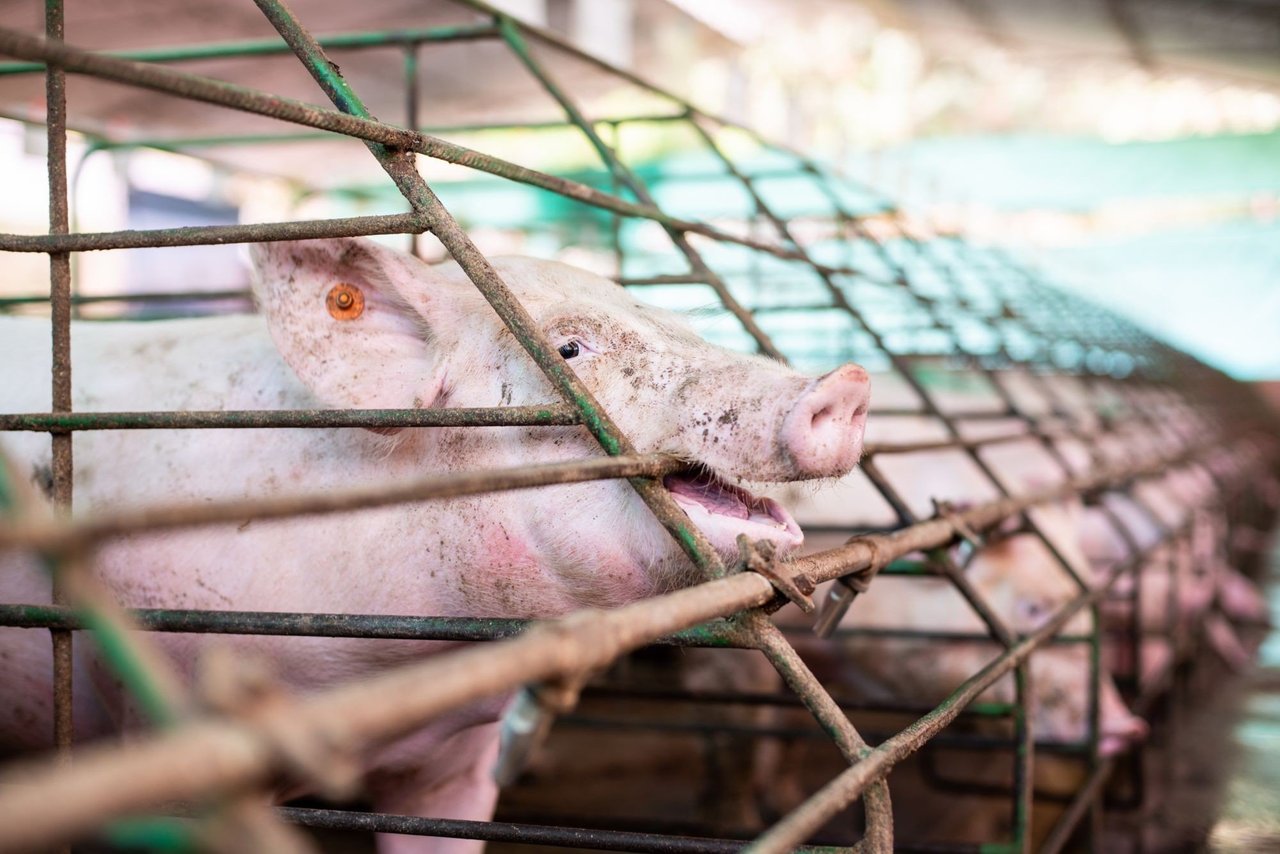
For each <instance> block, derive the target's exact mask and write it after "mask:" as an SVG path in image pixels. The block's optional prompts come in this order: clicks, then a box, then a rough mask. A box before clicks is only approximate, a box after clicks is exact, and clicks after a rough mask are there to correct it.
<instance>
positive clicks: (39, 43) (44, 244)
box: [0, 28, 858, 274]
mask: <svg viewBox="0 0 1280 854" xmlns="http://www.w3.org/2000/svg"><path fill="white" fill-rule="evenodd" d="M0 53H8V54H11V55H14V56H21V57H33V58H39V59H42V60H44V61H47V62H51V63H55V64H57V65H58V66H60V67H63V68H65V69H66V70H67V71H68V72H74V73H77V74H89V75H93V76H95V77H101V78H104V79H107V80H114V81H116V82H120V83H127V84H130V85H136V86H141V87H143V88H148V89H152V90H155V91H159V92H166V93H169V94H174V95H179V96H181V97H185V98H189V99H192V100H197V101H203V102H205V103H210V104H217V105H219V106H224V107H230V108H232V109H238V110H243V111H245V112H250V113H255V114H257V115H263V116H268V117H271V118H276V119H280V120H282V121H288V122H293V123H294V124H301V125H306V126H309V127H315V128H320V129H322V130H328V131H332V132H335V133H340V134H344V135H346V136H351V137H355V138H358V139H362V140H365V142H366V143H380V144H382V145H385V146H387V147H389V148H391V149H393V150H397V151H416V152H418V153H419V154H424V155H426V156H428V157H433V158H436V159H438V160H443V161H445V162H447V163H454V164H457V165H460V166H465V167H467V168H470V169H477V170H480V171H482V172H487V173H489V174H491V175H497V176H498V177H501V178H505V179H507V180H510V181H515V182H517V183H522V184H528V185H529V186H533V187H538V188H539V189H543V190H547V191H549V192H553V193H556V194H557V195H560V196H563V197H565V198H568V199H573V200H575V201H578V202H582V203H584V204H588V205H591V206H593V207H597V208H601V209H603V210H607V211H612V212H615V213H618V214H621V215H623V216H629V217H638V218H642V219H648V220H652V221H654V222H657V223H659V224H660V225H663V226H664V227H670V228H672V229H675V230H676V231H679V232H682V233H689V234H700V235H702V236H704V237H709V238H711V239H713V240H718V241H721V242H725V243H733V244H737V245H740V246H745V247H748V248H751V249H755V250H757V251H760V252H766V253H768V254H770V255H773V256H775V257H778V258H782V259H786V260H793V261H803V260H804V258H803V257H802V256H801V255H800V254H799V253H797V252H794V251H789V250H787V249H785V248H782V247H778V246H773V245H771V244H768V243H762V242H760V241H756V240H751V239H749V238H744V237H739V236H737V235H734V234H730V233H728V232H725V231H722V230H720V229H717V228H713V227H711V226H707V225H705V224H702V223H698V222H694V221H691V220H684V219H679V218H676V217H672V216H669V215H667V214H665V213H663V212H662V211H659V210H657V209H655V208H653V207H650V206H645V205H640V204H635V203H632V202H628V201H625V200H623V199H619V198H617V197H616V196H611V195H609V194H608V193H604V192H601V191H600V190H597V189H595V188H594V187H590V186H587V185H586V184H583V183H581V182H578V181H570V180H567V179H564V178H558V177H556V176H553V175H547V174H545V173H542V172H538V171H537V170H535V169H529V168H527V167H523V166H520V165H518V164H515V163H511V162H509V161H505V160H502V159H501V158H496V157H492V156H489V155H486V154H483V153H481V152H478V151H475V150H473V149H470V148H467V147H466V146H462V145H457V144H455V143H451V142H447V141H446V140H443V139H439V138H437V137H431V136H425V135H423V134H419V133H415V132H413V131H408V130H404V129H400V128H395V127H393V126H391V125H387V124H384V123H382V122H376V121H372V120H369V119H365V118H361V117H359V116H354V115H348V114H345V113H341V112H337V111H334V110H326V109H322V108H318V107H314V106H312V105H310V104H306V103H304V102H302V101H294V100H291V99H288V98H280V97H277V96H273V95H267V94H265V93H262V92H259V91H256V90H253V89H248V88H245V87H242V86H235V85H233V84H229V83H224V82H221V81H217V80H211V79H208V78H202V77H198V76H196V75H191V74H183V73H182V72H178V71H174V70H172V69H168V68H165V67H162V66H153V65H146V64H143V63H130V62H127V61H124V60H117V59H113V58H111V57H106V56H102V55H99V54H94V53H90V52H88V51H82V50H77V49H75V48H70V47H67V46H66V45H63V44H61V43H54V42H50V41H47V40H44V39H40V38H38V37H35V36H29V35H27V34H25V33H20V32H17V31H14V30H6V29H3V28H0ZM433 195H434V194H433ZM215 228H216V227H215ZM232 228H234V227H232ZM122 234H130V233H129V232H124V233H122ZM139 234H141V233H139ZM198 234H199V231H194V232H193V235H198ZM57 237H58V236H55V235H41V236H24V237H21V238H20V239H18V236H15V235H9V236H8V238H7V241H8V242H14V241H16V243H17V244H18V245H23V246H31V247H35V248H29V249H28V248H23V249H16V250H14V251H35V252H43V251H50V249H54V250H55V251H61V247H62V246H63V245H64V244H61V243H59V242H57V239H55V238H57ZM192 239H194V237H193V238H192ZM250 239H252V238H250ZM120 240H121V242H120V244H119V246H120V248H127V247H130V246H140V245H149V244H146V243H145V238H120ZM0 248H7V247H0ZM832 272H849V273H850V274H857V272H858V271H856V270H854V271H839V270H834V269H833V270H832Z"/></svg>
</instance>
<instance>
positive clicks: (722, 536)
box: [256, 241, 868, 611]
mask: <svg viewBox="0 0 1280 854" xmlns="http://www.w3.org/2000/svg"><path fill="white" fill-rule="evenodd" d="M317 244H318V245H317ZM285 247H286V248H275V249H273V248H271V247H266V248H262V247H260V248H259V250H258V251H257V255H256V261H257V264H258V268H259V277H260V280H261V281H262V286H261V287H260V289H259V293H260V300H261V301H262V302H263V305H264V309H265V313H266V314H267V315H268V322H269V326H271V328H272V334H273V337H274V338H275V339H276V342H277V346H278V347H279V349H280V350H281V352H282V354H283V355H284V356H285V358H286V361H288V362H289V363H290V365H291V367H293V368H294V370H295V372H296V373H297V374H298V376H299V378H300V379H302V380H303V382H304V383H306V384H307V385H309V386H310V387H311V388H312V389H313V390H314V391H315V392H316V394H317V395H319V396H320V397H321V398H322V399H324V400H325V401H326V402H328V403H331V404H336V405H342V406H357V407H414V408H422V407H446V408H458V407H494V406H530V405H538V404H548V403H553V402H557V401H558V399H559V396H558V395H557V393H556V392H555V389H554V388H553V387H552V385H551V383H550V382H549V381H548V380H547V379H546V377H545V376H544V375H543V374H542V372H541V370H540V369H539V368H538V367H537V366H536V365H535V364H534V362H533V360H532V359H531V358H530V357H529V355H528V354H527V353H526V352H525V351H524V348H523V347H522V345H521V343H520V342H519V341H517V340H516V338H515V336H514V334H513V333H512V332H511V331H510V330H509V329H508V328H507V327H506V326H505V325H504V324H503V323H502V322H501V321H500V320H499V318H498V317H497V315H496V313H495V312H494V311H493V309H492V308H491V307H490V306H489V305H488V304H487V302H486V301H485V300H484V298H483V297H482V295H481V294H480V293H479V291H478V290H477V289H476V288H475V286H474V285H473V284H472V283H471V282H470V281H469V280H468V279H467V277H466V276H465V274H464V273H463V272H462V271H461V270H460V269H459V268H457V267H456V266H455V265H452V264H450V265H442V266H438V267H428V266H426V265H424V264H421V263H420V262H418V261H416V260H415V259H412V258H408V257H407V256H403V255H401V254H400V253H394V252H391V251H390V250H385V249H382V248H381V247H377V246H375V245H374V244H371V243H369V242H367V241H316V242H310V243H299V244H286V245H285ZM287 247H293V249H292V251H291V250H290V249H289V248H287ZM494 266H495V268H496V269H497V271H498V273H499V275H500V276H501V277H502V279H503V281H504V282H505V283H506V284H507V286H508V287H509V288H510V289H511V290H512V291H513V292H514V294H515V295H516V297H517V298H518V299H519V300H520V302H521V304H522V305H523V306H524V307H525V308H526V309H527V310H528V311H529V313H530V314H531V315H532V317H533V319H534V321H535V322H536V323H537V324H538V326H539V327H540V329H541V331H542V332H543V333H544V334H545V335H546V337H547V338H548V339H549V340H550V343H551V345H552V346H553V347H555V348H556V350H557V351H558V354H559V356H560V357H561V358H562V359H564V360H565V363H566V365H567V366H568V367H569V368H570V369H571V370H572V371H573V372H574V373H575V374H576V375H577V376H578V377H579V378H580V379H581V380H582V382H583V383H584V384H585V385H586V387H587V388H588V389H589V390H590V392H591V394H592V395H593V396H594V397H595V398H596V400H597V401H598V402H599V404H600V406H601V407H602V409H603V410H604V412H606V413H608V415H609V416H610V417H611V418H612V419H613V420H614V421H615V422H616V423H617V424H618V426H619V427H620V429H621V430H622V432H623V433H624V434H625V435H626V437H627V438H628V439H629V440H630V441H631V442H632V444H633V445H634V447H635V449H636V451H637V452H639V453H659V454H667V455H671V456H673V457H676V458H677V459H678V460H680V461H681V463H682V466H681V469H680V470H679V471H677V472H675V473H673V474H670V475H668V476H667V477H666V478H665V479H664V482H665V485H666V486H667V487H668V489H669V490H670V491H671V493H672V494H673V497H674V499H675V501H676V503H677V505H678V506H679V507H680V508H681V509H682V510H683V511H684V512H685V513H687V514H688V515H689V517H690V518H691V520H692V521H693V523H694V524H695V525H697V526H698V527H699V528H700V529H701V530H702V531H703V532H704V533H705V534H706V535H707V537H708V539H709V540H710V542H711V543H712V545H713V546H714V547H715V548H716V549H717V551H719V552H720V553H721V555H722V556H723V557H725V558H726V559H732V558H733V557H734V556H735V555H736V552H737V546H736V537H737V536H738V535H739V534H746V535H747V536H749V537H750V538H751V539H753V540H769V541H771V542H773V543H774V544H775V546H776V547H777V548H778V550H779V551H781V552H782V553H786V552H789V551H791V550H793V549H795V548H797V547H798V546H799V545H800V544H801V541H802V535H801V532H800V529H799V527H798V525H797V524H796V523H795V521H794V520H793V519H792V518H791V516H790V514H789V513H788V512H787V511H786V510H785V509H784V508H783V507H782V506H781V505H779V504H777V503H776V502H774V501H772V500H770V499H767V498H762V497H758V496H756V495H753V494H752V493H751V492H749V491H748V490H747V489H745V488H743V487H742V486H740V485H738V484H739V482H740V481H741V480H744V479H748V478H749V479H750V480H752V481H756V482H759V481H789V480H803V479H810V478H820V477H836V476H839V475H841V474H844V473H846V472H847V471H848V470H849V469H850V468H852V467H853V466H854V465H855V464H856V462H857V459H858V456H859V455H860V453H861V446H862V434H863V428H864V424H865V415H866V407H867V402H868V381H867V376H866V373H865V371H863V370H862V369H861V368H860V367H858V366H856V365H845V366H842V367H840V368H837V369H836V370H835V371H832V372H831V373H829V374H827V375H825V376H823V377H819V378H812V377H806V376H803V375H801V374H799V373H797V372H795V371H793V370H791V369H790V368H788V367H786V366H784V365H782V364H780V363H778V362H775V361H772V360H769V359H765V358H763V357H760V356H753V355H744V354H738V353H733V352H731V351H729V350H726V349H723V348H720V347H716V346H713V345H711V344H709V343H708V342H706V341H704V340H703V339H701V338H700V337H698V335H697V334H696V333H694V332H693V330H692V329H691V328H690V327H689V326H688V325H687V324H686V323H685V322H684V321H683V320H682V319H681V318H680V317H678V316H677V315H675V314H673V313H670V312H667V311H663V310H661V309H658V308H655V307H653V306H649V305H646V304H644V303H642V302H640V301H639V300H637V299H636V298H635V297H634V296H633V295H632V294H630V293H629V292H628V291H626V290H624V289H623V288H620V287H618V286H617V285H616V284H614V283H613V282H610V281H608V280H607V279H604V278H601V277H599V276H596V275H594V274H591V273H589V272H586V271H584V270H580V269H577V268H573V267H570V266H567V265H564V264H559V263H555V262H550V261H540V260H535V259H529V258H498V259H494ZM313 280H314V282H313ZM334 280H340V281H342V282H344V283H346V284H349V285H351V286H353V287H356V288H357V289H359V290H360V292H361V296H362V299H363V303H362V305H361V309H362V311H361V314H360V315H358V316H356V317H351V318H348V317H342V316H340V315H339V314H335V313H333V311H332V310H330V311H329V312H322V311H317V306H320V305H322V304H323V303H324V300H323V299H321V297H322V295H323V294H324V293H326V288H329V289H330V290H328V291H327V293H329V294H332V293H333V292H332V290H331V288H332V286H331V285H330V284H329V283H331V282H332V281H334ZM273 283H275V284H274V285H273ZM281 283H284V284H281ZM308 289H310V290H311V291H314V293H311V294H310V295H308V294H306V291H307V290H308ZM299 291H302V292H303V293H302V296H301V297H300V296H299V295H298V292H299ZM330 308H331V309H332V307H330ZM362 352H363V353H365V354H367V355H368V356H371V357H372V360H371V361H372V362H373V366H372V367H371V366H370V364H369V361H370V360H365V359H362V358H361V354H362ZM357 375H358V376H359V377H360V378H361V379H360V380H359V381H358V382H357V381H354V380H353V377H354V376H357ZM384 445H385V448H384V450H383V453H385V454H386V455H388V456H390V455H396V456H399V457H403V456H405V455H409V456H413V457H416V458H417V459H419V460H420V461H421V464H422V466H423V468H425V469H427V470H437V469H447V470H473V469H483V468H494V467H500V466H519V465H528V464H534V463H548V462H562V461H568V460H575V459H582V458H584V457H599V456H601V454H602V452H601V450H600V447H599V444H598V443H597V442H596V441H595V440H594V438H592V436H591V435H590V433H589V432H588V430H587V429H586V428H585V427H528V428H523V427H520V428H516V427H499V428H467V429H436V430H416V431H415V430H405V431H401V433H399V434H396V435H395V436H391V437H387V438H385V441H384ZM469 507H470V509H469V510H468V511H467V515H469V516H471V517H473V519H475V520H477V522H479V520H483V523H482V524H479V523H478V524H476V528H477V529H479V528H481V527H483V528H486V529H492V528H493V527H494V525H495V524H497V525H498V526H499V527H500V529H501V530H500V535H497V534H492V532H491V535H485V536H484V537H482V538H481V539H482V540H483V541H482V542H479V543H478V544H476V546H477V548H476V549H475V550H474V551H478V552H479V557H480V559H482V560H483V559H484V558H485V557H486V555H488V553H489V552H493V554H492V555H488V556H490V557H493V558H495V559H500V562H501V561H507V562H511V561H512V560H516V558H517V557H518V558H519V560H518V561H516V562H517V563H519V564H520V565H521V566H522V567H523V568H524V571H523V572H522V576H523V577H525V578H526V580H534V581H536V582H537V583H542V584H548V585H549V586H550V588H553V589H554V590H556V591H558V593H559V594H560V595H559V596H558V597H553V598H558V599H560V600H567V601H569V602H570V603H572V604H589V605H611V604H617V603H619V602H623V601H627V600H629V599H633V598H636V597H637V596H642V595H646V594H649V593H652V592H655V591H659V590H663V589H668V588H670V587H671V586H673V585H675V584H679V583H681V582H683V581H685V580H687V574H688V572H689V570H690V569H691V564H690V562H689V561H688V559H687V558H686V557H685V556H684V554H683V552H682V551H681V550H680V549H679V547H678V546H677V544H676V542H675V540H674V539H673V538H672V537H671V536H670V535H669V534H668V533H667V532H666V531H665V530H664V529H663V528H662V527H661V525H659V523H658V522H657V520H656V519H655V518H654V517H653V515H652V513H651V512H650V511H649V510H648V508H647V507H646V506H645V505H644V504H643V502H642V501H641V500H640V499H639V497H638V495H637V494H636V493H635V492H634V490H633V489H632V488H631V487H630V485H629V484H627V483H625V482H623V481H618V480H614V481H596V482H591V483H584V484H572V485H558V486H548V487H542V488H539V489H536V490H522V491H520V492H519V493H504V494H495V495H493V496H485V497H484V498H482V499H479V500H477V501H474V502H471V504H470V505H469ZM491 546H492V547H491ZM499 552H500V554H499ZM513 556H514V557H513ZM534 586H536V584H535V585H534ZM525 610H529V609H528V608H525ZM532 610H534V611H537V610H548V608H539V607H533V608H532ZM549 610H558V608H556V607H550V608H549Z"/></svg>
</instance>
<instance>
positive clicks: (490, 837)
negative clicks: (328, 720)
mask: <svg viewBox="0 0 1280 854" xmlns="http://www.w3.org/2000/svg"><path fill="white" fill-rule="evenodd" d="M276 814H277V815H279V816H280V817H281V818H283V819H285V820H286V821H289V822H292V823H294V824H299V825H302V826H303V827H313V828H323V829H327V830H363V831H368V832H371V833H405V834H412V835H415V836H435V837H443V838H447V839H480V840H484V841H486V842H501V843H506V844H508V845H553V846H555V847H557V848H590V849H593V850H597V851H638V852H647V854H734V852H737V851H740V850H741V849H742V842H741V841H740V840H735V839H711V838H708V837H692V836H672V835H661V836H658V835H655V834H652V833H639V832H636V831H625V830H598V829H594V828H583V827H550V826H547V825H541V824H518V823H513V822H506V821H504V822H485V821H462V820H458V819H442V818H419V817H418V816H409V815H380V814H377V813H363V812H350V811H344V810H322V809H303V808H300V807H281V808H279V809H277V810H276ZM797 851H798V854H832V852H831V849H829V848H820V847H813V846H803V847H801V848H799V849H797Z"/></svg>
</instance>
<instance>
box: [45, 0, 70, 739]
mask: <svg viewBox="0 0 1280 854" xmlns="http://www.w3.org/2000/svg"><path fill="white" fill-rule="evenodd" d="M44 7H45V36H46V38H48V39H50V40H53V41H59V42H60V41H61V40H62V35H63V8H62V0H45V4H44ZM45 101H46V103H47V115H46V118H45V124H46V134H45V139H46V144H47V146H48V152H47V160H46V163H47V166H48V176H49V233H50V234H51V235H55V234H66V233H67V229H68V221H69V216H68V207H67V81H66V74H65V73H64V72H63V71H62V70H61V69H58V68H50V69H48V71H47V72H46V74H45ZM49 301H50V310H51V311H52V315H53V316H52V319H51V322H52V327H53V358H52V378H51V383H52V391H51V403H52V407H51V408H52V409H53V411H54V412H56V413H65V412H70V411H71V256H70V255H68V254H67V253H66V252H50V253H49ZM52 442H53V448H52V452H53V459H52V475H53V484H52V487H53V488H52V490H51V497H52V499H53V505H54V508H55V510H56V511H57V512H58V513H59V514H62V515H67V514H69V513H70V512H71V495H72V485H73V481H72V473H73V469H72V461H71V436H69V435H54V436H53V437H52ZM58 566H60V565H55V572H54V574H53V601H54V602H55V603H57V604H59V605H62V604H66V602H67V592H66V580H65V579H63V578H62V577H61V573H60V572H58V571H57V568H58ZM52 643H53V742H54V744H55V745H56V746H57V748H58V750H59V751H61V752H62V753H63V754H64V755H66V754H67V752H68V751H70V750H71V740H72V737H73V732H74V725H73V722H72V720H71V716H72V705H73V702H72V691H73V685H72V660H71V655H72V649H71V634H70V633H69V632H64V631H54V632H52Z"/></svg>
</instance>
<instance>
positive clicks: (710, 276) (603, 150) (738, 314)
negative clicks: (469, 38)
mask: <svg viewBox="0 0 1280 854" xmlns="http://www.w3.org/2000/svg"><path fill="white" fill-rule="evenodd" d="M497 21H498V30H499V32H500V33H501V34H502V38H503V40H504V41H505V42H506V43H507V45H508V46H509V47H510V48H511V51H512V53H514V54H515V55H516V57H517V58H518V59H519V60H520V62H521V63H523V64H524V67H525V68H526V69H528V71H529V73H530V74H532V75H533V77H534V78H535V79H536V80H537V81H538V82H539V83H540V84H542V88H543V89H545V90H546V92H547V94H549V95H550V96H551V97H552V98H553V99H555V101H556V103H558V104H559V105H560V107H561V109H563V110H564V112H565V115H566V116H567V117H568V118H569V120H570V121H571V122H572V123H573V124H574V125H575V126H576V127H577V128H578V129H579V130H581V131H582V133H583V135H584V136H586V137H587V141H588V142H590V143H591V146H592V147H593V148H594V149H595V150H596V154H597V155H599V157H600V159H601V161H603V162H604V164H605V166H606V167H607V168H608V170H609V172H610V174H611V175H612V176H613V177H614V178H615V179H616V180H617V181H618V182H619V183H621V184H622V185H623V186H625V187H626V188H627V189H628V190H630V191H631V193H632V194H633V195H634V196H635V197H636V198H637V199H638V200H639V201H640V203H641V204H643V205H644V206H646V207H647V208H651V209H653V210H658V206H657V204H656V203H655V202H654V200H653V196H651V195H650V194H649V191H648V189H646V188H645V186H644V183H643V182H642V181H641V180H640V179H639V178H637V177H636V175H635V173H634V172H632V171H631V170H630V169H628V168H627V166H626V165H625V164H624V163H623V162H622V161H621V160H620V159H619V158H618V155H617V153H615V152H614V150H613V149H612V148H610V147H609V145H608V143H606V142H605V141H604V139H603V138H601V136H600V134H599V133H597V132H596V129H595V126H594V125H593V124H592V123H591V122H589V121H588V120H587V118H586V116H584V115H583V114H582V111H581V110H579V109H578V106H577V104H575V103H574V102H573V99H572V98H570V97H569V96H568V94H567V93H566V92H565V91H564V89H562V88H561V87H560V86H559V85H558V84H557V83H556V82H555V80H553V79H552V78H551V75H550V73H549V72H548V71H547V70H546V69H545V68H544V67H543V66H542V63H540V62H538V60H537V58H536V57H535V56H534V55H533V53H532V52H531V51H530V50H529V46H528V44H526V43H525V41H524V39H523V38H522V37H521V35H520V29H519V27H517V26H516V24H515V21H514V20H512V18H511V17H510V16H507V15H500V16H498V18H497ZM662 226H663V228H664V229H665V230H666V232H667V235H668V236H669V237H670V238H671V242H672V243H674V244H675V246H676V249H678V250H679V251H680V253H681V254H682V255H684V257H685V260H686V261H688V262H689V267H690V268H691V269H692V271H693V274H694V275H696V276H699V277H701V278H702V280H703V282H704V283H705V284H706V285H707V286H708V287H710V288H711V289H712V290H714V291H715V292H716V296H717V297H719V298H720V302H721V304H722V305H723V306H724V307H725V309H727V310H728V311H729V313H731V314H732V315H733V316H734V317H735V318H737V320H738V323H740V324H741V325H742V328H743V329H744V330H745V331H746V333H747V334H748V335H750V336H751V338H752V339H753V340H754V341H755V342H756V346H757V347H759V349H760V352H761V353H764V354H765V355H766V356H769V357H771V358H774V359H777V360H778V361H780V362H785V361H786V360H787V359H786V357H785V356H783V355H782V351H780V350H779V349H778V348H777V347H776V346H775V345H774V343H773V341H772V339H770V338H769V336H768V334H767V333H765V331H764V330H763V329H761V328H760V324H758V323H757V322H756V319H755V318H754V317H752V316H751V312H749V311H747V310H746V309H745V308H743V306H742V304H741V303H740V302H738V300H737V299H736V298H734V296H733V294H732V293H731V292H730V291H729V287H728V285H726V284H725V283H724V280H722V279H721V278H720V277H719V276H718V275H716V273H715V272H714V271H713V270H712V269H711V268H710V267H708V266H707V264H706V262H705V261H703V260H702V256H701V255H700V254H698V251H697V250H696V249H694V248H693V245H692V244H691V243H689V238H688V237H687V236H686V235H685V234H684V233H683V232H682V231H681V230H680V229H678V228H676V227H675V226H674V225H672V224H669V223H662Z"/></svg>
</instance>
